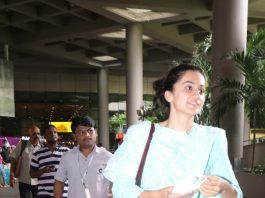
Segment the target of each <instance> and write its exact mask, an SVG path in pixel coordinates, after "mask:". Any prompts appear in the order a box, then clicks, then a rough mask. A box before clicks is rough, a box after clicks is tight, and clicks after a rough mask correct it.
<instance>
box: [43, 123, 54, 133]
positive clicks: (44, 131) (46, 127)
mask: <svg viewBox="0 0 265 198" xmlns="http://www.w3.org/2000/svg"><path fill="white" fill-rule="evenodd" d="M50 127H53V128H55V129H56V130H57V128H56V126H54V125H53V124H48V125H47V126H45V127H44V130H43V135H45V133H46V131H47V130H48V129H49V128H50Z"/></svg>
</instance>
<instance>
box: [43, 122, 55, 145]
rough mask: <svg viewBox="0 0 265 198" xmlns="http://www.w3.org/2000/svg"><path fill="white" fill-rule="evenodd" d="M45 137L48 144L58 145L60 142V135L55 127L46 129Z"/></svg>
mask: <svg viewBox="0 0 265 198" xmlns="http://www.w3.org/2000/svg"><path fill="white" fill-rule="evenodd" d="M44 137H45V139H46V141H47V143H56V142H57V141H58V133H57V129H56V128H55V127H52V126H50V127H49V128H47V129H46V131H45V134H44Z"/></svg>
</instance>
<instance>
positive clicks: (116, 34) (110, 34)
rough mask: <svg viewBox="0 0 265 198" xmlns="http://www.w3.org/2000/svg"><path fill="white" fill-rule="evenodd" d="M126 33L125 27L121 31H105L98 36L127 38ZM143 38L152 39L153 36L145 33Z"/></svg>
mask: <svg viewBox="0 0 265 198" xmlns="http://www.w3.org/2000/svg"><path fill="white" fill-rule="evenodd" d="M125 35H126V31H125V29H122V30H121V31H116V32H108V33H103V34H100V35H98V36H99V37H105V38H114V39H115V38H116V39H125ZM143 40H152V38H151V37H149V36H146V35H143Z"/></svg>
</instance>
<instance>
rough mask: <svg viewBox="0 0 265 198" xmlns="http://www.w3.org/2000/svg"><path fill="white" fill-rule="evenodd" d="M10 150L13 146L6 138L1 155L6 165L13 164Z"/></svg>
mask: <svg viewBox="0 0 265 198" xmlns="http://www.w3.org/2000/svg"><path fill="white" fill-rule="evenodd" d="M10 149H11V146H10V144H9V142H8V141H7V139H6V138H5V139H3V147H2V152H1V155H2V157H3V160H4V163H5V164H9V163H11V156H10Z"/></svg>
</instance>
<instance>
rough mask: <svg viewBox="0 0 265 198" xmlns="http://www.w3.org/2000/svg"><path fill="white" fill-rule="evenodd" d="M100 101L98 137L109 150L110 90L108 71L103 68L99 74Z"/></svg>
mask: <svg viewBox="0 0 265 198" xmlns="http://www.w3.org/2000/svg"><path fill="white" fill-rule="evenodd" d="M98 87H99V91H98V99H99V116H98V135H99V142H101V143H102V145H103V146H104V147H105V148H106V149H109V107H108V103H109V90H108V69H107V68H101V69H100V70H99V73H98Z"/></svg>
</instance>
